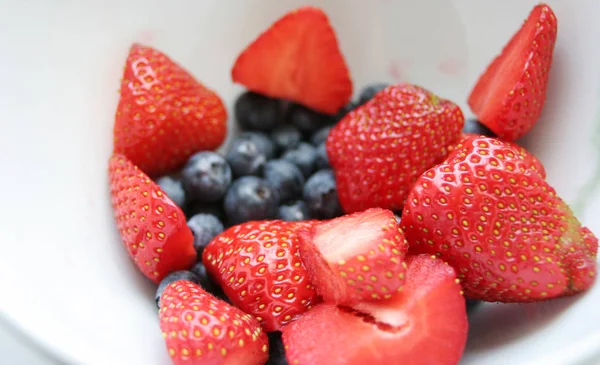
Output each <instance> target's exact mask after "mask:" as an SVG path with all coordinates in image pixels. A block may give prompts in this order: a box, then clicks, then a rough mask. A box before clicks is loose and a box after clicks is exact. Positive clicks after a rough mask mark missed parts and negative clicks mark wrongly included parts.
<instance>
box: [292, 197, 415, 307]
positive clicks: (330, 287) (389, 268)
mask: <svg viewBox="0 0 600 365" xmlns="http://www.w3.org/2000/svg"><path fill="white" fill-rule="evenodd" d="M299 236H300V253H301V255H302V261H304V264H305V265H306V267H307V268H308V270H309V273H310V276H311V279H312V282H313V284H314V285H315V287H316V288H317V292H318V293H319V294H320V295H321V296H322V297H323V299H324V300H325V301H329V302H334V303H338V304H340V303H342V304H347V303H356V302H359V301H362V300H372V299H383V298H386V299H387V298H390V297H391V296H392V294H394V293H395V292H397V291H400V290H402V286H403V284H404V280H405V272H406V264H405V263H404V254H405V253H406V251H407V250H408V243H407V241H406V239H405V238H404V235H403V234H402V232H401V231H400V227H399V226H398V222H397V221H396V217H395V216H394V213H392V212H391V211H389V210H385V209H379V208H374V209H369V210H366V211H364V212H360V213H354V214H351V215H346V216H342V217H339V218H336V219H332V220H330V221H327V222H323V223H321V224H317V225H315V226H314V227H312V228H310V229H307V230H302V231H300V233H299Z"/></svg>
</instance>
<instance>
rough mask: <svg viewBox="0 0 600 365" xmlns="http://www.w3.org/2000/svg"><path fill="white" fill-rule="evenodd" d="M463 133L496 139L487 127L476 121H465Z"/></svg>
mask: <svg viewBox="0 0 600 365" xmlns="http://www.w3.org/2000/svg"><path fill="white" fill-rule="evenodd" d="M463 133H471V134H481V135H484V136H487V137H496V134H495V133H494V132H492V131H491V130H490V129H489V128H488V127H486V126H485V125H483V124H481V122H479V121H478V120H477V119H467V120H465V125H464V127H463Z"/></svg>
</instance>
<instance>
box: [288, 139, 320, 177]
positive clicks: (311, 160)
mask: <svg viewBox="0 0 600 365" xmlns="http://www.w3.org/2000/svg"><path fill="white" fill-rule="evenodd" d="M281 159H282V160H286V161H289V162H291V163H293V164H294V165H296V166H297V167H298V168H299V169H300V171H301V172H302V175H304V177H309V176H310V175H311V174H312V173H313V171H314V170H315V163H316V160H317V151H316V150H315V148H314V147H313V146H312V145H310V144H308V143H306V142H300V144H298V147H296V148H293V149H289V150H287V151H286V152H285V153H284V154H283V155H282V156H281Z"/></svg>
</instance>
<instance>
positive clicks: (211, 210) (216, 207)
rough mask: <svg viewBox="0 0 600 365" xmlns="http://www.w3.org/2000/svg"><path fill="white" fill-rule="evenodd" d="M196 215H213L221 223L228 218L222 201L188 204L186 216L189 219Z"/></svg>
mask: <svg viewBox="0 0 600 365" xmlns="http://www.w3.org/2000/svg"><path fill="white" fill-rule="evenodd" d="M196 214H212V215H214V216H215V217H217V218H219V219H220V220H221V221H223V220H224V219H225V217H226V216H225V210H224V209H223V201H222V200H219V201H218V202H214V203H205V202H201V201H192V202H188V204H187V206H186V208H185V216H186V217H188V219H189V218H192V217H193V216H195V215H196Z"/></svg>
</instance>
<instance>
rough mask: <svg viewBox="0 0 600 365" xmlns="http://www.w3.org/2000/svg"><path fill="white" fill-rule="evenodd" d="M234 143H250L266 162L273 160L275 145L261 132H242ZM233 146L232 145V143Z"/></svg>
mask: <svg viewBox="0 0 600 365" xmlns="http://www.w3.org/2000/svg"><path fill="white" fill-rule="evenodd" d="M234 141H251V142H253V143H254V144H255V145H256V148H257V149H258V151H259V152H260V153H262V154H263V155H265V157H266V158H267V160H270V159H272V158H275V154H276V153H277V147H276V146H275V143H274V142H273V141H272V140H271V138H269V135H267V134H265V133H261V132H242V133H240V134H239V135H238V136H237V137H235V139H234ZM232 144H233V143H232Z"/></svg>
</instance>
